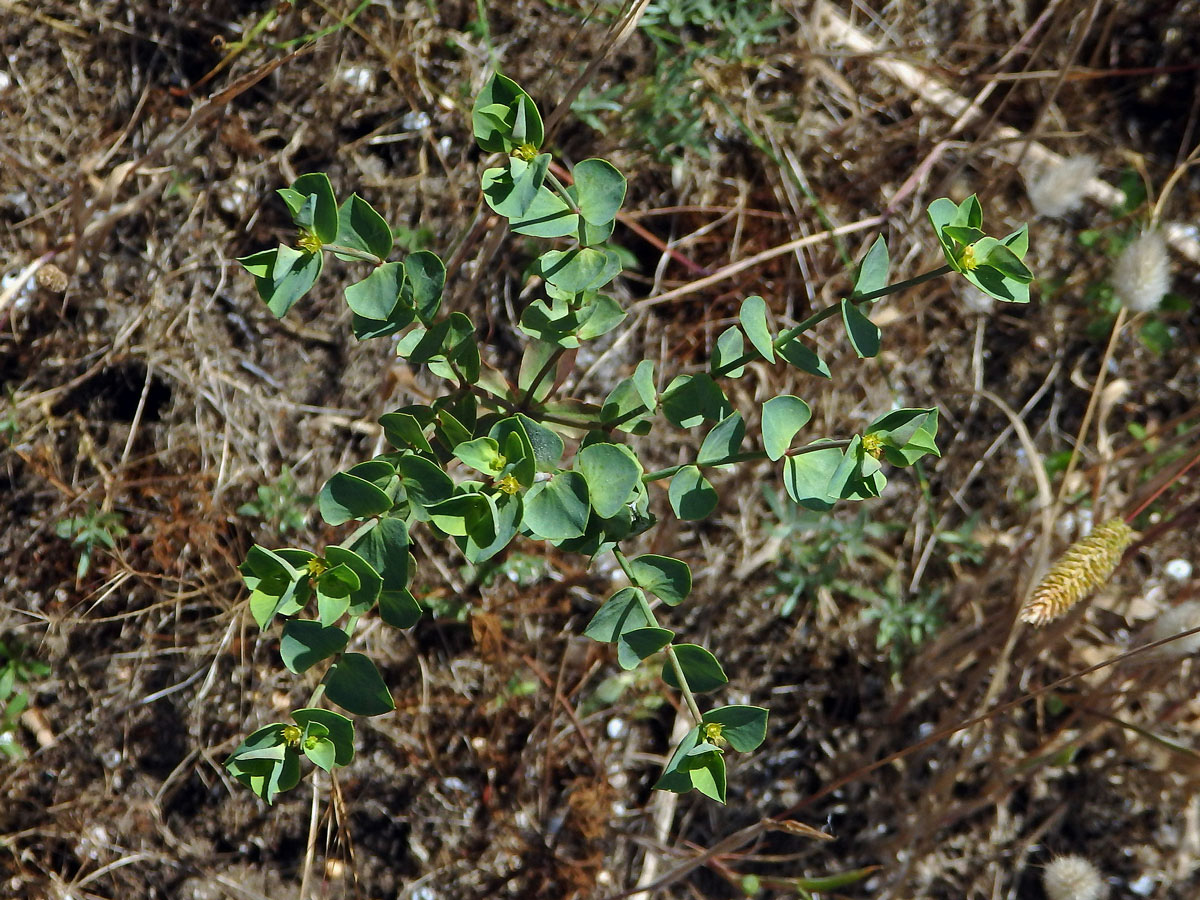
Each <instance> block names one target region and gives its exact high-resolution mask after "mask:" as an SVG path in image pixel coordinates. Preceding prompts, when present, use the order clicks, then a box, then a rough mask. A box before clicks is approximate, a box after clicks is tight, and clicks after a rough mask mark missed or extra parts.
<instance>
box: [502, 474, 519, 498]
mask: <svg viewBox="0 0 1200 900" xmlns="http://www.w3.org/2000/svg"><path fill="white" fill-rule="evenodd" d="M496 487H497V489H498V490H500V491H501V493H505V494H508V495H509V496H510V497H511V496H512V495H513V494H515V493H517V491H519V490H521V485H520V482H518V481H517V476H515V475H513V474H511V473H510V474H508V475H505V476H504V477H503V478H501V479H500V480H499V481H497V482H496Z"/></svg>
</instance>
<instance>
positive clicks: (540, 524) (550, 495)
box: [522, 472, 590, 541]
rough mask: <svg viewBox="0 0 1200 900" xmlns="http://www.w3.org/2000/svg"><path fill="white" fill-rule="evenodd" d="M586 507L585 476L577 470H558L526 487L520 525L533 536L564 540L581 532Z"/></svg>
mask: <svg viewBox="0 0 1200 900" xmlns="http://www.w3.org/2000/svg"><path fill="white" fill-rule="evenodd" d="M589 509H590V506H589V503H588V486H587V481H586V480H585V479H584V477H583V476H582V475H580V474H579V473H578V472H560V473H559V474H557V475H555V476H554V477H553V478H551V479H550V480H549V481H541V482H538V483H537V484H535V485H534V486H533V487H532V488H530V489H529V492H528V493H527V494H526V495H525V515H524V518H523V520H522V524H523V525H524V526H525V527H526V528H528V529H529V530H530V531H531V532H532V534H533V536H534V537H535V538H540V539H542V540H547V541H561V540H567V539H569V538H575V537H579V536H580V535H582V534H583V532H584V529H585V528H586V527H587V521H588V511H589Z"/></svg>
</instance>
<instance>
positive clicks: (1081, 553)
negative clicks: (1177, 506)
mask: <svg viewBox="0 0 1200 900" xmlns="http://www.w3.org/2000/svg"><path fill="white" fill-rule="evenodd" d="M1134 537H1136V533H1135V532H1134V530H1133V529H1132V528H1130V527H1129V526H1128V525H1127V524H1125V522H1124V521H1123V520H1121V519H1109V520H1108V521H1107V522H1105V523H1104V524H1103V525H1100V526H1098V527H1097V528H1095V529H1094V530H1093V531H1092V533H1091V534H1089V535H1088V536H1087V537H1085V538H1083V539H1082V540H1078V541H1076V542H1075V543H1074V544H1072V545H1071V546H1070V547H1068V548H1067V551H1066V552H1065V553H1064V554H1063V555H1062V556H1061V557H1059V559H1058V562H1056V563H1055V564H1054V565H1053V567H1051V569H1050V571H1049V572H1047V573H1046V576H1045V577H1044V578H1043V579H1042V580H1041V583H1040V584H1038V586H1037V588H1035V589H1034V591H1033V593H1032V594H1030V595H1029V599H1028V600H1026V601H1025V605H1024V606H1022V607H1021V621H1023V622H1028V623H1029V624H1031V625H1045V624H1046V623H1047V622H1052V621H1054V620H1055V619H1057V618H1058V617H1059V616H1061V615H1064V614H1065V613H1066V612H1067V611H1068V610H1070V609H1071V608H1072V607H1073V606H1075V604H1076V603H1078V602H1079V601H1081V600H1083V599H1085V598H1086V597H1087V596H1088V595H1089V594H1090V593H1091V592H1092V591H1094V590H1095V589H1096V588H1098V587H1100V585H1102V584H1104V582H1106V581H1108V579H1109V578H1110V577H1111V576H1112V573H1113V571H1114V570H1115V569H1116V568H1117V563H1119V562H1120V561H1121V555H1122V554H1123V553H1124V552H1125V548H1127V547H1128V546H1129V545H1130V544H1132V543H1133V539H1134Z"/></svg>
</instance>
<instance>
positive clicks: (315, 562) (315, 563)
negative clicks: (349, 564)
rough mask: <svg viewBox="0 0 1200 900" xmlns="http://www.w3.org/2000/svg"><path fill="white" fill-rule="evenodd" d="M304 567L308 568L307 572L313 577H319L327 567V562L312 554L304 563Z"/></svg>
mask: <svg viewBox="0 0 1200 900" xmlns="http://www.w3.org/2000/svg"><path fill="white" fill-rule="evenodd" d="M304 568H305V569H307V570H308V574H309V575H311V576H312V577H313V578H320V577H321V576H322V575H323V574H324V573H325V570H326V569H328V568H329V563H327V562H325V560H323V559H321V557H319V556H314V557H313V558H312V559H310V560H309V561H308V562H306V563H305V564H304Z"/></svg>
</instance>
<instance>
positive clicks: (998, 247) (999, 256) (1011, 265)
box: [976, 238, 1033, 284]
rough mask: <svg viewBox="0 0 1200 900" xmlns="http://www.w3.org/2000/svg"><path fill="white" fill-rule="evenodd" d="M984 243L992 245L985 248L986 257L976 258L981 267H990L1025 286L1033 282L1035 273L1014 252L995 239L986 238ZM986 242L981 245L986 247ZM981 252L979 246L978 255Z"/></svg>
mask: <svg viewBox="0 0 1200 900" xmlns="http://www.w3.org/2000/svg"><path fill="white" fill-rule="evenodd" d="M984 241H988V242H992V243H988V244H986V245H985V246H983V250H982V252H983V254H984V255H983V256H982V258H980V257H978V256H977V257H976V258H977V259H979V264H980V265H983V266H990V267H991V268H993V269H996V270H997V271H998V272H1000V274H1001V275H1004V276H1006V277H1008V278H1011V279H1012V280H1013V281H1018V282H1022V283H1024V284H1028V283H1029V282H1031V281H1033V273H1032V272H1030V271H1029V269H1027V268H1026V267H1025V263H1023V262H1021V260H1020V259H1018V258H1017V254H1015V253H1013V251H1012V250H1010V249H1009V248H1008V247H1006V246H1005V245H1004V244H1003V243H1001V242H1000V241H997V240H996V239H995V238H985V239H984ZM984 241H980V242H979V244H980V245H984ZM979 252H981V251H980V247H979V246H978V245H977V246H976V253H979Z"/></svg>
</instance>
